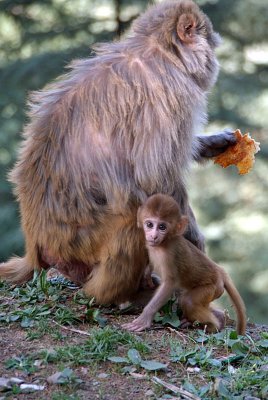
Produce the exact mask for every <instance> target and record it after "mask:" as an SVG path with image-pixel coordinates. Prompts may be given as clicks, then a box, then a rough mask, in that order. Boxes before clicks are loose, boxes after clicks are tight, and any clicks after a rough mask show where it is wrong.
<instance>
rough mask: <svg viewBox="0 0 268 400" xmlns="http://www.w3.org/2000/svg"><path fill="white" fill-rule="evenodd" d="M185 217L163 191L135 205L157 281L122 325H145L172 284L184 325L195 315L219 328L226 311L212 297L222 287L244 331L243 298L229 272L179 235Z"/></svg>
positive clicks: (139, 327)
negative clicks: (137, 311) (177, 292)
mask: <svg viewBox="0 0 268 400" xmlns="http://www.w3.org/2000/svg"><path fill="white" fill-rule="evenodd" d="M187 223H188V218H187V217H186V216H184V215H181V212H180V209H179V206H178V203H177V202H176V201H175V200H174V199H173V198H172V197H170V196H167V195H162V194H156V195H153V196H151V197H149V199H148V200H147V201H146V202H145V203H144V205H142V206H141V207H140V208H139V210H138V226H139V227H140V228H143V230H144V233H145V241H146V247H147V249H148V252H149V259H150V263H151V265H152V266H153V268H154V270H156V272H157V273H158V274H159V275H160V277H161V284H160V286H159V288H158V289H157V291H156V293H155V294H154V296H153V297H152V299H151V300H150V302H149V303H148V304H147V306H146V307H145V308H144V310H143V312H142V314H141V315H140V316H139V317H138V318H136V319H135V320H134V321H133V322H131V323H129V324H125V325H123V327H124V328H127V329H129V330H131V331H136V332H140V331H142V330H144V329H145V328H149V327H150V326H151V323H152V320H153V317H154V314H155V313H156V312H157V311H158V310H159V309H160V308H161V307H162V306H163V305H164V304H165V303H166V301H167V300H168V299H169V298H170V297H171V295H172V293H173V292H174V290H180V291H181V296H180V302H181V308H182V312H183V319H182V327H184V326H188V325H189V324H190V323H193V322H195V321H198V322H200V323H201V324H202V325H206V326H207V331H208V332H215V331H219V330H220V329H222V328H223V322H224V314H223V312H221V311H220V310H217V309H214V308H212V306H211V305H210V303H211V302H212V301H213V300H215V299H217V298H219V297H220V296H221V295H222V294H223V292H224V289H225V290H226V291H227V293H228V294H229V296H230V298H231V300H232V302H233V304H234V306H235V309H236V314H237V332H238V334H240V335H244V334H245V330H246V315H245V306H244V303H243V300H242V299H241V297H240V295H239V293H238V291H237V289H236V288H235V286H234V284H233V282H232V280H231V278H230V277H229V275H228V274H227V273H226V272H225V271H224V270H223V269H222V268H221V267H219V266H218V265H217V264H216V263H215V262H213V261H212V260H210V259H209V258H208V257H207V256H206V255H205V254H204V253H202V251H200V250H199V249H198V248H197V247H196V246H194V245H193V244H192V243H191V242H189V241H188V240H187V239H185V238H184V237H183V234H184V232H185V229H186V226H187Z"/></svg>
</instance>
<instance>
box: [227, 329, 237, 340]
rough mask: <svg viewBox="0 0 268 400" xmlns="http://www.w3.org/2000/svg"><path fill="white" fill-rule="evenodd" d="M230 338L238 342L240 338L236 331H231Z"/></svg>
mask: <svg viewBox="0 0 268 400" xmlns="http://www.w3.org/2000/svg"><path fill="white" fill-rule="evenodd" d="M229 338H230V339H232V340H236V339H237V338H238V336H237V333H236V331H231V332H230V335H229Z"/></svg>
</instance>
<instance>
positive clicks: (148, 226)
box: [145, 221, 154, 229]
mask: <svg viewBox="0 0 268 400" xmlns="http://www.w3.org/2000/svg"><path fill="white" fill-rule="evenodd" d="M145 225H146V227H147V228H149V229H152V228H153V226H154V224H153V223H152V222H151V221H147V222H145Z"/></svg>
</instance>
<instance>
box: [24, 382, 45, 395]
mask: <svg viewBox="0 0 268 400" xmlns="http://www.w3.org/2000/svg"><path fill="white" fill-rule="evenodd" d="M44 389H45V386H41V385H34V384H28V383H22V384H21V385H20V390H21V392H23V393H31V392H37V391H41V390H44Z"/></svg>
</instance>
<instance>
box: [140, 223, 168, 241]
mask: <svg viewBox="0 0 268 400" xmlns="http://www.w3.org/2000/svg"><path fill="white" fill-rule="evenodd" d="M143 230H144V233H145V239H146V242H147V244H148V245H149V246H159V244H161V243H162V242H163V240H164V239H165V237H166V235H167V233H168V231H169V223H168V222H166V221H161V220H159V218H148V219H145V220H144V222H143Z"/></svg>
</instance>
